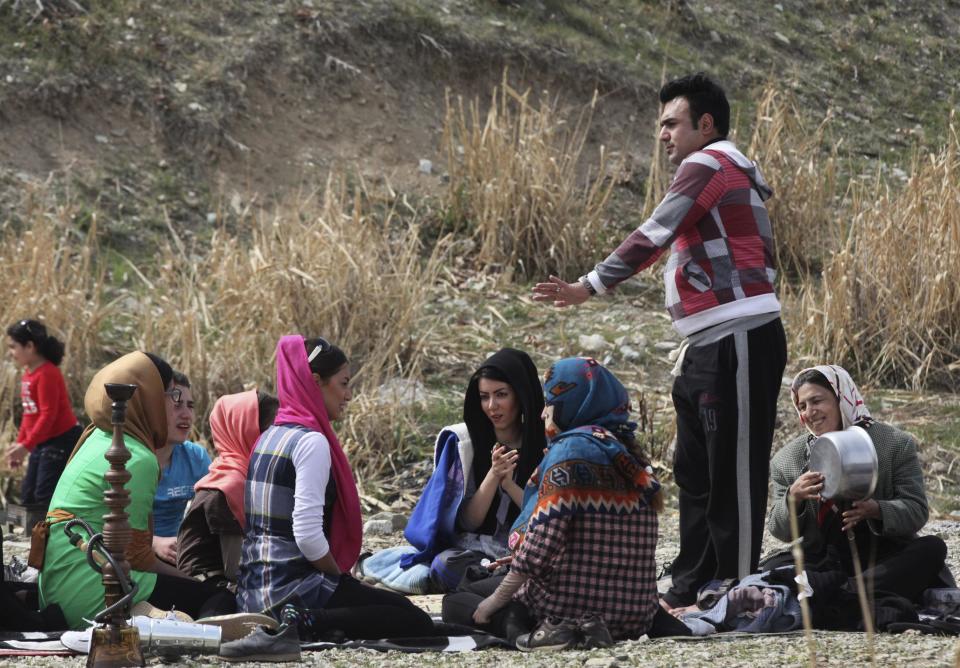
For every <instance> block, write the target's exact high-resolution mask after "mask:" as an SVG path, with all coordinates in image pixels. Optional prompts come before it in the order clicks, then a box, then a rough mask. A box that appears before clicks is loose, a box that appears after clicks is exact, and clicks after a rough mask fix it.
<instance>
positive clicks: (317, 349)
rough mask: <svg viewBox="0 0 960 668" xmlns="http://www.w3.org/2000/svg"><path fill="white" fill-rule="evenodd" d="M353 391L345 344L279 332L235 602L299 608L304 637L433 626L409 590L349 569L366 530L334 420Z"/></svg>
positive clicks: (424, 630) (273, 609)
mask: <svg viewBox="0 0 960 668" xmlns="http://www.w3.org/2000/svg"><path fill="white" fill-rule="evenodd" d="M352 396H353V393H352V391H351V389H350V366H349V364H348V362H347V357H346V355H345V354H344V353H343V351H342V350H340V348H338V347H337V346H334V345H331V344H330V343H328V342H327V341H326V340H325V339H320V338H318V339H304V338H303V337H302V336H299V335H293V336H284V337H283V338H281V339H280V342H279V343H278V344H277V397H278V398H279V400H280V409H279V411H278V412H277V417H276V418H275V420H274V424H273V426H272V427H270V428H269V429H267V431H265V432H264V433H263V434H262V435H261V436H260V439H259V440H258V441H257V445H256V447H255V448H254V451H253V454H252V455H251V457H250V467H249V469H248V473H247V488H246V495H245V499H244V514H245V515H246V520H247V528H246V532H245V534H244V540H243V551H242V555H241V559H240V573H239V577H238V580H237V604H238V607H239V608H240V609H243V610H248V611H251V612H259V611H263V612H267V613H269V614H272V615H274V616H275V617H277V618H280V617H281V616H284V617H287V615H289V614H296V616H297V619H298V631H299V633H300V637H301V639H303V640H309V639H314V638H316V637H317V636H318V634H320V633H323V632H330V631H338V632H342V633H343V634H344V635H346V636H347V637H349V638H357V639H360V638H384V637H391V636H394V637H396V636H411V635H425V634H429V633H431V632H432V629H433V623H432V621H431V620H430V617H429V616H428V615H427V614H426V613H425V612H423V611H422V610H420V609H419V608H417V607H416V606H415V605H413V604H412V603H411V602H410V601H409V600H407V599H406V598H405V597H403V596H401V595H399V594H395V593H392V592H386V591H382V590H378V589H374V588H372V587H368V586H366V585H363V584H361V583H359V582H358V581H357V580H355V579H354V578H352V577H351V576H350V575H349V572H350V569H351V568H352V567H353V565H354V564H355V563H356V561H357V557H358V556H359V554H360V543H361V540H362V537H363V536H362V524H361V519H360V499H359V496H358V494H357V486H356V483H355V482H354V479H353V473H352V471H351V470H350V463H349V462H348V461H347V458H346V455H344V453H343V449H342V448H341V447H340V442H339V440H338V439H337V435H336V433H335V432H334V430H333V427H332V426H331V424H330V422H331V420H337V419H339V418H340V417H342V416H343V414H344V412H345V410H346V408H347V404H348V403H349V402H350V399H351V398H352ZM285 607H286V608H287V609H288V611H287V613H286V614H284V608H285Z"/></svg>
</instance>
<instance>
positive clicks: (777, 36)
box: [773, 32, 790, 46]
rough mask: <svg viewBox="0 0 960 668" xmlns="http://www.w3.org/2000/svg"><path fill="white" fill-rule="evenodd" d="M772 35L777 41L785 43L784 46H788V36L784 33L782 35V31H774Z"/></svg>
mask: <svg viewBox="0 0 960 668" xmlns="http://www.w3.org/2000/svg"><path fill="white" fill-rule="evenodd" d="M773 37H774V39H776V40H777V41H778V42H781V43H782V44H785V45H786V46H790V38H789V37H787V36H786V35H784V34H783V33H780V32H774V33H773Z"/></svg>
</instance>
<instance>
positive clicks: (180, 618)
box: [130, 601, 193, 622]
mask: <svg viewBox="0 0 960 668" xmlns="http://www.w3.org/2000/svg"><path fill="white" fill-rule="evenodd" d="M130 616H131V617H149V618H150V619H172V620H173V621H175V622H192V621H193V617H191V616H190V615H188V614H187V613H185V612H180V611H179V610H161V609H160V608H158V607H157V606H155V605H153V604H152V603H149V602H147V601H140V602H139V603H136V604H135V605H134V606H133V607H132V608H130Z"/></svg>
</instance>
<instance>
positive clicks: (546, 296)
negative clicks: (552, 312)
mask: <svg viewBox="0 0 960 668" xmlns="http://www.w3.org/2000/svg"><path fill="white" fill-rule="evenodd" d="M588 299H590V293H589V292H588V291H587V289H586V288H585V287H583V286H582V285H580V282H579V281H577V282H575V283H567V282H566V281H565V280H563V279H562V278H559V277H557V276H551V277H550V282H549V283H537V284H536V285H534V286H533V300H534V301H537V302H553V305H554V306H556V307H558V308H559V307H563V306H576V305H577V304H582V303H583V302H585V301H587V300H588Z"/></svg>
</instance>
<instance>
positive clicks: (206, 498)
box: [177, 390, 279, 585]
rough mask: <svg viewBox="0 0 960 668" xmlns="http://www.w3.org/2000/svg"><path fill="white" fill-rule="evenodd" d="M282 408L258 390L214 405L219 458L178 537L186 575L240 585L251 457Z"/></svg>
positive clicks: (200, 484) (199, 489) (213, 428)
mask: <svg viewBox="0 0 960 668" xmlns="http://www.w3.org/2000/svg"><path fill="white" fill-rule="evenodd" d="M278 407H279V403H278V402H277V399H276V397H273V396H271V395H269V394H266V393H265V392H258V391H256V390H250V391H249V392H241V393H239V394H228V395H227V396H224V397H220V398H219V399H217V402H216V403H215V404H214V405H213V411H212V412H211V413H210V431H211V432H212V434H213V446H214V448H216V450H217V458H216V459H215V460H214V462H213V464H212V465H211V466H210V472H209V473H208V474H207V475H206V476H204V477H203V478H201V479H200V480H199V481H197V484H196V485H195V486H194V489H195V490H196V496H195V497H194V499H193V502H192V503H191V504H190V509H189V510H188V511H187V514H186V516H185V517H184V518H183V523H182V524H181V525H180V533H179V534H178V535H177V548H178V549H177V568H179V569H180V570H181V571H183V572H184V573H186V574H188V575H191V576H193V577H195V578H197V579H200V580H212V581H215V582H217V583H218V584H221V585H224V584H227V583H229V582H236V579H237V569H238V568H239V566H240V545H241V542H242V540H243V527H244V526H245V525H246V517H245V516H244V514H243V490H244V486H245V485H246V482H247V467H248V466H249V464H250V452H251V451H252V450H253V446H254V445H256V442H257V439H258V438H260V434H262V433H263V432H264V431H266V429H267V427H269V426H270V425H271V424H273V419H274V417H275V416H276V414H277V408H278Z"/></svg>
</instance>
